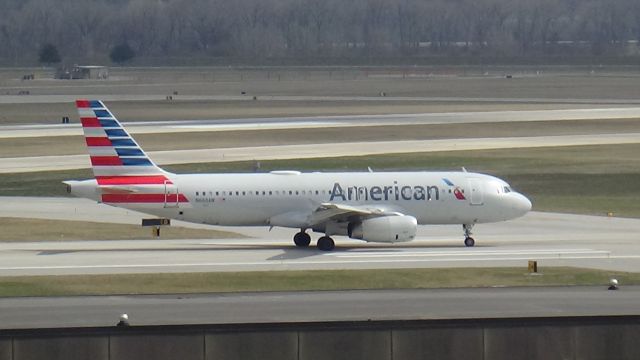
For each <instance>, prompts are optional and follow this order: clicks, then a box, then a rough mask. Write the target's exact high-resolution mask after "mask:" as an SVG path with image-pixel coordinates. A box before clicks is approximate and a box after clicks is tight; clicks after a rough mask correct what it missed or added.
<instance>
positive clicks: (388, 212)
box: [65, 100, 531, 251]
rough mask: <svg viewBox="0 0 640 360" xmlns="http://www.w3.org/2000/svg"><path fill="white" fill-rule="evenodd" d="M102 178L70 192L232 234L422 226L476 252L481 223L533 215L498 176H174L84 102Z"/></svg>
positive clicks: (304, 239) (328, 245)
mask: <svg viewBox="0 0 640 360" xmlns="http://www.w3.org/2000/svg"><path fill="white" fill-rule="evenodd" d="M76 104H77V106H78V112H79V115H80V121H81V123H82V128H83V130H84V135H85V140H86V143H87V147H88V149H89V156H90V159H91V166H92V168H93V174H94V176H95V179H91V180H84V181H75V180H71V181H65V184H67V187H68V190H69V192H70V193H72V194H74V195H76V196H80V197H85V198H89V199H94V200H97V201H98V202H101V203H104V204H107V205H112V206H117V207H123V208H127V209H131V210H136V211H140V212H143V213H147V214H152V215H155V216H159V217H166V218H172V219H178V220H183V221H189V222H194V223H203V224H211V225H224V226H268V227H274V226H280V227H287V228H293V229H299V232H297V233H296V234H295V235H294V237H293V241H294V243H295V244H296V245H297V246H299V247H305V246H308V245H309V244H310V243H311V236H310V235H309V234H308V231H313V232H317V233H321V234H324V235H323V236H321V237H320V238H319V239H318V241H317V247H318V249H320V250H325V251H329V250H332V249H333V248H334V247H335V243H334V240H333V239H332V236H335V235H342V236H348V237H350V238H352V239H359V240H364V241H368V242H382V243H396V242H404V241H411V240H413V239H414V237H415V236H416V230H417V226H418V225H430V224H462V228H463V232H464V244H465V245H466V246H474V244H475V240H474V239H473V238H472V237H471V229H472V227H473V226H474V225H475V224H478V223H489V222H498V221H505V220H510V219H514V218H517V217H520V216H523V215H524V214H526V213H527V212H528V211H529V210H530V209H531V202H530V201H529V200H528V199H527V198H526V197H525V196H523V195H521V194H519V193H517V192H515V191H513V190H512V189H511V188H510V186H509V184H507V183H506V182H504V181H502V180H500V179H498V178H495V177H493V176H489V175H484V174H477V173H471V172H466V171H461V172H426V171H422V172H371V171H370V172H337V173H322V172H313V173H300V172H298V171H272V172H270V173H251V174H172V173H170V172H167V171H164V170H162V169H161V168H160V167H158V166H157V165H156V164H155V163H154V162H153V161H152V160H151V159H150V158H149V157H148V156H147V155H146V154H145V152H144V151H143V150H142V148H141V147H140V146H139V145H138V143H137V142H136V141H135V140H134V139H133V138H132V137H131V136H130V135H129V133H128V132H127V131H126V130H125V129H124V128H123V127H122V125H121V124H120V122H118V120H117V119H116V118H115V116H113V114H112V113H111V112H110V111H109V110H108V109H107V107H106V106H105V105H104V104H103V103H102V101H98V100H77V101H76Z"/></svg>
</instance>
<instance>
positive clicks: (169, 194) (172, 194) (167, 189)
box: [164, 180, 180, 208]
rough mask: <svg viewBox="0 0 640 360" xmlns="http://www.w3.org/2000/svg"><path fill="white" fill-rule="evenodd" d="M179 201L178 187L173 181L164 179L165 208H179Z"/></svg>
mask: <svg viewBox="0 0 640 360" xmlns="http://www.w3.org/2000/svg"><path fill="white" fill-rule="evenodd" d="M179 204H180V203H179V202H178V187H177V186H175V185H174V184H172V183H171V182H169V181H167V180H165V181H164V207H165V208H177V207H178V206H179Z"/></svg>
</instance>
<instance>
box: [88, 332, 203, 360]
mask: <svg viewBox="0 0 640 360" xmlns="http://www.w3.org/2000/svg"><path fill="white" fill-rule="evenodd" d="M127 330H128V329H127ZM203 337H204V335H203V334H202V333H191V334H190V333H187V334H182V333H179V334H172V333H171V332H167V333H166V334H159V333H152V334H142V335H139V334H135V333H131V332H129V331H126V332H124V333H122V334H116V335H111V336H110V341H109V343H110V347H109V353H110V358H109V359H110V360H135V359H157V360H160V359H185V360H186V359H204V358H205V357H204V355H205V351H204V346H205V343H204V338H203ZM87 359H88V358H87Z"/></svg>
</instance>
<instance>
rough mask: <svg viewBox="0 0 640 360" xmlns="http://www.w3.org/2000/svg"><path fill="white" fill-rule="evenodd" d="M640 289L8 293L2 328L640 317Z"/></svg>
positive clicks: (1, 316) (0, 304)
mask: <svg viewBox="0 0 640 360" xmlns="http://www.w3.org/2000/svg"><path fill="white" fill-rule="evenodd" d="M639 297H640V287H636V286H629V287H625V286H622V287H621V289H620V290H618V291H608V290H607V287H606V285H603V286H599V287H550V288H541V287H531V288H482V289H435V290H368V291H316V292H295V293H291V292H282V293H278V292H275V293H239V294H211V295H209V294H198V295H160V296H154V295H146V296H86V297H85V296H83V297H63V298H55V297H53V298H2V299H0V308H2V310H3V311H2V312H0V328H4V329H19V328H38V327H43V328H56V327H84V326H110V325H115V324H116V323H117V322H118V317H119V315H120V314H122V313H126V314H128V315H129V321H130V323H131V325H132V326H136V325H171V324H224V323H268V322H315V321H345V320H368V319H371V320H403V319H411V320H416V319H470V318H471V319H473V318H507V317H553V316H595V315H637V314H638V313H639V312H640V302H638V298H639Z"/></svg>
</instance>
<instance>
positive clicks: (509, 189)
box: [504, 186, 511, 194]
mask: <svg viewBox="0 0 640 360" xmlns="http://www.w3.org/2000/svg"><path fill="white" fill-rule="evenodd" d="M510 192H511V188H510V187H508V186H505V187H504V193H505V194H508V193H510Z"/></svg>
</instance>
